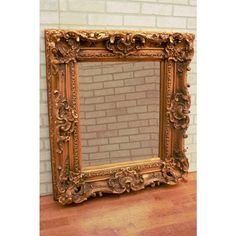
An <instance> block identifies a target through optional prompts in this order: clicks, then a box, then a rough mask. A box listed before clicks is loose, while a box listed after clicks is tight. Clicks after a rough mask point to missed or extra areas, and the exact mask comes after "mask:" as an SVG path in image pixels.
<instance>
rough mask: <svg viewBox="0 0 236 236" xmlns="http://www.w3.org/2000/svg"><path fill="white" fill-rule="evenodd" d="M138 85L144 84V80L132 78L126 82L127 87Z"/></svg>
mask: <svg viewBox="0 0 236 236" xmlns="http://www.w3.org/2000/svg"><path fill="white" fill-rule="evenodd" d="M138 84H144V78H132V79H127V80H125V85H126V86H129V85H138Z"/></svg>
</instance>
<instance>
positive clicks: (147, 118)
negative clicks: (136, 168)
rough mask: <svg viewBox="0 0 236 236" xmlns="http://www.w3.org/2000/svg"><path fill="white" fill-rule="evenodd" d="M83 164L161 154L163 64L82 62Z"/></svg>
mask: <svg viewBox="0 0 236 236" xmlns="http://www.w3.org/2000/svg"><path fill="white" fill-rule="evenodd" d="M78 65H79V66H78V67H79V97H80V130H81V131H80V132H81V142H82V143H81V146H82V163H83V166H97V165H104V164H111V163H118V162H126V161H134V160H143V159H150V158H154V157H158V155H159V150H158V148H159V116H160V114H159V110H160V109H159V104H160V62H157V61H150V62H144V61H141V62H79V63H78Z"/></svg>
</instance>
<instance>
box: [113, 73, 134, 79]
mask: <svg viewBox="0 0 236 236" xmlns="http://www.w3.org/2000/svg"><path fill="white" fill-rule="evenodd" d="M130 78H133V72H124V73H119V74H114V79H115V80H118V79H120V80H122V79H130Z"/></svg>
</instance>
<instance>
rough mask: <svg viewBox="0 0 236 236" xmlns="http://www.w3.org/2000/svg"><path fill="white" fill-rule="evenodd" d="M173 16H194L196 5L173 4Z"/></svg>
mask: <svg viewBox="0 0 236 236" xmlns="http://www.w3.org/2000/svg"><path fill="white" fill-rule="evenodd" d="M174 16H191V17H195V16H196V7H192V6H174Z"/></svg>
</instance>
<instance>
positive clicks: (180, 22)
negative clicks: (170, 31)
mask: <svg viewBox="0 0 236 236" xmlns="http://www.w3.org/2000/svg"><path fill="white" fill-rule="evenodd" d="M157 26H158V27H165V28H179V29H185V28H186V18H181V17H158V18H157Z"/></svg>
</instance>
